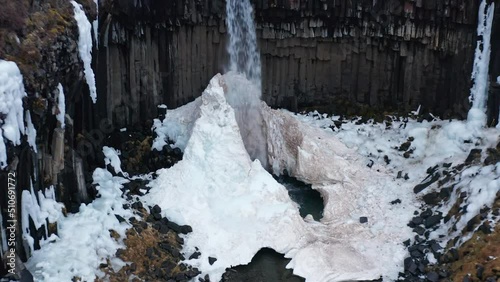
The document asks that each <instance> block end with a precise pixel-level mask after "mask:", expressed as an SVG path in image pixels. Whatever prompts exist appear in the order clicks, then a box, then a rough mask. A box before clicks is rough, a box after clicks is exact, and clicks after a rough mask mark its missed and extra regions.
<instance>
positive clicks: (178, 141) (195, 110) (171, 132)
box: [151, 98, 201, 151]
mask: <svg viewBox="0 0 500 282" xmlns="http://www.w3.org/2000/svg"><path fill="white" fill-rule="evenodd" d="M200 105H201V98H197V99H196V100H194V101H193V102H191V103H189V104H187V105H184V106H182V107H179V108H178V109H176V110H172V111H168V112H167V115H166V118H165V119H164V120H163V122H161V121H160V120H159V119H155V120H154V121H153V131H154V132H155V133H156V135H157V137H156V138H155V140H154V141H153V145H152V146H151V149H152V150H157V151H161V150H162V149H163V146H165V145H167V141H168V140H167V139H168V138H170V139H171V140H172V141H173V142H174V146H175V147H179V148H180V149H182V150H184V149H185V148H186V145H187V142H188V139H189V136H191V131H192V129H193V126H194V122H195V121H196V119H197V118H198V117H199V112H200ZM167 137H168V138H167Z"/></svg>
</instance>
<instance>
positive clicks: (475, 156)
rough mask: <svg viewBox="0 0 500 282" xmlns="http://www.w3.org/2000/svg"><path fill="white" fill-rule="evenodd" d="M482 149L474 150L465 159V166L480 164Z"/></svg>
mask: <svg viewBox="0 0 500 282" xmlns="http://www.w3.org/2000/svg"><path fill="white" fill-rule="evenodd" d="M482 151H483V150H481V149H472V150H470V153H469V156H467V159H465V164H467V165H469V164H472V163H479V162H480V161H481V152H482Z"/></svg>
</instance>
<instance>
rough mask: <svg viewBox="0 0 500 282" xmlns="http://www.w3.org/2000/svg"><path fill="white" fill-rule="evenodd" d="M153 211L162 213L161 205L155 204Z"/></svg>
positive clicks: (153, 212)
mask: <svg viewBox="0 0 500 282" xmlns="http://www.w3.org/2000/svg"><path fill="white" fill-rule="evenodd" d="M151 213H152V214H155V213H161V208H160V206H158V205H155V206H154V207H153V208H152V209H151Z"/></svg>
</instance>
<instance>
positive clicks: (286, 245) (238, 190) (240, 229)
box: [144, 75, 304, 281]
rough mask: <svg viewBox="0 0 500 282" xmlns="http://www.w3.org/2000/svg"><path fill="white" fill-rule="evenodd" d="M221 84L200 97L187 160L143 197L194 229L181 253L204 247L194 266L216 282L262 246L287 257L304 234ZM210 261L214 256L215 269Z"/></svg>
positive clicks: (213, 84) (165, 173)
mask: <svg viewBox="0 0 500 282" xmlns="http://www.w3.org/2000/svg"><path fill="white" fill-rule="evenodd" d="M221 83H222V84H223V82H222V76H220V75H217V76H215V77H214V78H213V79H212V80H211V81H210V85H209V86H208V88H207V89H206V90H205V92H204V93H203V96H202V97H201V100H200V102H201V103H200V104H201V106H200V109H199V111H200V117H199V118H198V119H197V120H196V122H195V123H194V127H193V129H192V134H191V137H190V138H189V141H188V143H187V146H186V149H185V152H184V157H183V160H182V161H180V162H179V163H177V164H176V165H175V166H173V167H172V168H171V169H163V170H160V171H158V174H159V176H158V178H157V179H156V180H154V181H153V182H151V183H150V186H151V187H152V189H151V190H150V193H149V194H148V195H146V196H144V200H145V202H146V203H148V204H151V205H153V204H158V205H160V207H162V211H163V213H164V214H165V215H167V216H168V217H169V218H171V219H172V220H173V221H175V222H177V223H179V224H189V225H191V226H193V228H194V230H195V231H194V233H191V234H190V235H188V236H187V237H186V238H185V239H186V240H185V249H184V252H185V253H186V255H187V256H189V255H190V254H191V253H193V252H194V251H195V247H198V248H200V249H201V250H202V256H201V257H200V258H199V259H196V260H191V261H189V263H191V264H192V265H194V266H196V267H198V268H200V269H201V270H202V271H203V272H205V273H210V275H211V279H214V281H218V280H220V278H221V276H222V274H223V273H224V271H225V269H226V268H227V267H229V266H232V265H239V264H247V263H249V262H250V261H251V259H252V257H253V256H254V254H255V253H256V252H257V251H258V250H259V249H261V248H264V247H270V248H273V249H275V250H277V251H278V252H282V253H288V252H290V251H291V250H292V246H293V245H295V244H296V243H297V242H298V241H299V239H300V233H303V232H304V231H303V230H304V223H303V221H302V219H301V218H300V215H299V212H298V210H297V208H296V207H295V206H294V204H293V203H292V202H291V200H290V198H289V196H288V193H287V191H286V189H285V188H284V187H283V186H281V185H280V184H278V183H277V182H276V181H275V180H274V179H273V177H272V176H271V175H270V174H269V173H268V172H267V171H266V170H264V169H263V168H262V166H261V165H260V163H259V161H258V160H256V161H254V162H252V161H251V160H250V157H249V155H248V153H247V152H246V150H245V147H244V144H243V141H242V139H241V136H240V133H239V130H238V125H237V123H236V119H235V115H234V111H233V109H232V108H231V107H230V106H229V105H228V104H227V102H226V100H225V98H224V90H223V88H222V85H221ZM195 103H196V102H195ZM301 231H302V232H301ZM242 241H244V243H242ZM209 256H211V257H216V258H217V261H216V262H215V263H214V264H213V265H210V264H209V263H208V257H209Z"/></svg>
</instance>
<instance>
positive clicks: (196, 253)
mask: <svg viewBox="0 0 500 282" xmlns="http://www.w3.org/2000/svg"><path fill="white" fill-rule="evenodd" d="M200 256H201V253H200V252H194V253H193V254H192V255H190V256H189V259H197V258H199V257H200Z"/></svg>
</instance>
